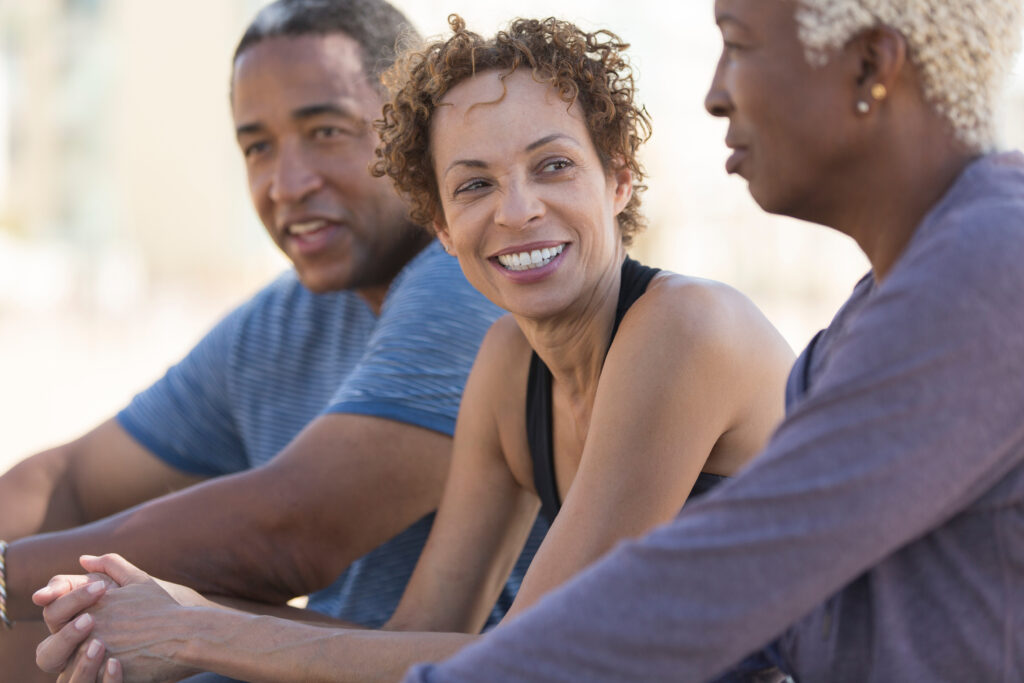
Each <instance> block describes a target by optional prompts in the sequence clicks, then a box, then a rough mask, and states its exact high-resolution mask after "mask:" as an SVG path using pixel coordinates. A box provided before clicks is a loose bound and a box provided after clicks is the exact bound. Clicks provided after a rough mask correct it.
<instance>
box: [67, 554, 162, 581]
mask: <svg viewBox="0 0 1024 683" xmlns="http://www.w3.org/2000/svg"><path fill="white" fill-rule="evenodd" d="M78 561H79V562H80V563H81V564H82V567H83V568H84V569H85V570H86V571H89V572H102V573H104V574H106V575H107V576H109V577H110V578H112V579H113V580H114V581H116V582H117V585H119V586H127V585H128V584H132V583H144V582H146V581H149V580H150V576H149V574H147V573H146V572H144V571H142V570H141V569H139V568H138V567H136V566H135V565H134V564H132V563H131V562H129V561H128V560H126V559H124V558H123V557H121V556H120V555H118V554H117V553H108V554H106V555H101V556H100V557H96V556H94V555H82V557H80V558H79V559H78Z"/></svg>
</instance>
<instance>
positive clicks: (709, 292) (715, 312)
mask: <svg viewBox="0 0 1024 683" xmlns="http://www.w3.org/2000/svg"><path fill="white" fill-rule="evenodd" d="M620 331H621V332H622V333H625V334H627V335H629V336H636V337H637V338H639V339H644V340H645V342H646V344H648V345H654V346H655V347H657V346H659V345H670V346H671V347H672V348H673V349H675V350H676V351H677V352H679V351H683V350H686V351H688V352H689V353H692V354H695V356H694V357H692V359H693V360H705V359H707V360H711V359H712V358H718V359H719V360H723V361H726V362H735V361H736V359H737V358H750V356H751V354H752V353H754V354H755V356H761V362H768V361H772V362H774V363H775V364H778V365H780V366H787V368H788V365H789V364H790V363H792V360H793V351H792V349H791V348H790V347H789V345H788V344H787V343H786V341H785V340H784V339H783V338H782V335H781V334H779V331H778V330H777V329H776V328H775V326H774V325H772V324H771V322H770V321H769V320H768V318H767V317H766V316H765V315H764V313H762V312H761V310H760V309H758V307H757V306H755V305H754V303H753V302H752V301H751V300H750V299H749V298H748V297H747V296H746V295H744V294H743V293H742V292H740V291H738V290H737V289H735V288H734V287H731V286H729V285H727V284H725V283H722V282H717V281H714V280H707V279H703V278H697V277H690V276H686V275H679V274H677V273H672V272H669V271H662V272H661V273H659V274H658V275H657V276H656V277H655V278H654V280H652V281H651V284H650V285H649V286H648V288H647V291H646V292H645V293H644V295H643V296H642V297H640V298H639V299H638V300H637V302H636V303H635V304H634V305H633V306H632V307H631V308H630V310H629V312H628V313H627V314H626V317H625V318H624V319H623V321H622V326H621V327H620ZM755 352H756V353H755ZM705 357H706V358H705Z"/></svg>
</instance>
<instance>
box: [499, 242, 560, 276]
mask: <svg viewBox="0 0 1024 683" xmlns="http://www.w3.org/2000/svg"><path fill="white" fill-rule="evenodd" d="M563 249H565V245H564V244H559V245H558V246H557V247H551V248H550V249H548V248H544V249H534V250H533V251H521V252H519V253H518V254H502V255H500V256H499V257H498V262H499V263H500V264H501V265H503V266H504V267H505V268H507V269H509V270H532V269H534V268H540V267H541V266H546V265H547V264H549V263H551V259H553V258H555V257H556V256H558V255H559V254H561V253H562V250H563Z"/></svg>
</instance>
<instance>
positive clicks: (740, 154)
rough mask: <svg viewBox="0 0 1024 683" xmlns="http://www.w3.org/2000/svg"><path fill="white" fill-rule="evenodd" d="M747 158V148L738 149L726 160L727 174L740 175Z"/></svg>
mask: <svg viewBox="0 0 1024 683" xmlns="http://www.w3.org/2000/svg"><path fill="white" fill-rule="evenodd" d="M746 158H747V148H746V147H736V148H735V149H734V150H733V152H732V154H730V155H729V158H728V159H726V160H725V172H726V173H738V172H739V170H740V166H741V165H742V164H743V161H744V160H745V159H746Z"/></svg>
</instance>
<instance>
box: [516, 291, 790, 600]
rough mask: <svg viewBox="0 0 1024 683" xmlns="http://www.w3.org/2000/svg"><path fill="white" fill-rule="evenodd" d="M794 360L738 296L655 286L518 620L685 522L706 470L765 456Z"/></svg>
mask: <svg viewBox="0 0 1024 683" xmlns="http://www.w3.org/2000/svg"><path fill="white" fill-rule="evenodd" d="M792 360H793V355H792V351H791V350H790V349H789V347H788V345H786V343H785V342H784V341H783V340H782V338H781V337H780V336H779V334H778V332H777V331H776V330H775V329H774V328H773V327H772V326H771V325H770V324H769V323H768V322H767V320H765V318H764V316H763V315H762V314H761V313H760V312H759V311H758V310H757V309H756V307H754V306H753V304H751V303H750V302H749V301H748V300H747V299H746V298H745V297H743V296H742V295H740V294H739V293H737V292H735V291H734V290H732V289H730V288H728V287H725V286H722V285H717V284H715V283H708V282H701V281H694V280H691V279H688V278H682V277H680V276H674V275H670V276H667V277H661V278H658V279H656V280H655V281H654V282H653V283H652V285H651V288H650V289H649V291H648V293H647V294H645V295H644V297H642V298H641V299H640V300H639V301H638V302H637V303H636V304H635V305H634V306H633V307H632V308H631V309H630V311H629V313H628V314H627V316H626V317H625V319H624V320H623V323H622V325H621V326H620V329H619V332H618V334H617V336H616V338H615V340H614V343H613V345H612V347H611V349H610V351H609V353H608V357H607V359H606V361H605V365H604V369H603V371H602V374H601V380H600V384H599V386H598V390H597V394H596V397H595V401H594V408H593V412H592V415H591V419H590V425H589V430H588V433H587V439H586V442H585V444H584V449H583V454H582V456H581V460H580V465H579V468H578V470H577V473H576V476H575V478H574V480H573V483H572V486H571V487H570V489H569V491H568V494H567V495H566V497H565V502H564V504H563V506H562V509H561V511H560V513H559V515H558V518H557V519H556V520H555V523H554V524H553V525H552V528H551V530H550V531H549V532H548V535H547V538H546V539H545V542H544V544H543V545H542V546H541V549H540V551H539V552H538V553H537V556H536V557H535V559H534V561H533V564H532V565H531V566H530V571H529V572H528V573H527V575H526V578H525V580H524V582H523V585H522V588H521V589H520V591H519V595H518V596H517V598H516V601H515V603H514V604H513V606H512V609H511V610H510V611H509V616H510V617H511V616H513V615H515V614H517V613H519V612H521V611H522V610H523V609H525V608H526V607H528V606H530V605H532V604H533V603H535V602H536V601H537V600H538V599H539V598H540V597H541V596H542V595H544V594H545V593H547V592H548V591H550V590H552V589H553V588H555V587H556V586H558V585H560V584H561V583H563V582H565V581H566V580H568V579H569V578H571V577H572V576H573V575H575V574H576V573H578V572H579V571H580V570H582V569H583V568H585V567H586V566H588V565H589V564H591V563H593V562H594V561H596V560H597V559H598V558H599V557H601V556H602V555H603V554H605V553H606V552H607V551H608V550H610V549H611V548H612V547H613V546H614V545H615V544H616V543H617V542H619V541H621V540H623V539H625V538H631V537H636V536H639V535H641V534H643V533H645V532H647V531H649V530H650V529H652V528H653V527H655V526H656V525H658V524H661V523H664V522H667V521H669V520H670V519H672V518H673V517H675V515H676V514H677V513H678V512H679V509H680V508H681V506H682V504H683V502H684V501H685V500H686V498H687V496H688V495H689V493H690V489H691V488H692V487H693V484H694V481H695V480H696V478H697V476H698V474H699V473H700V472H701V470H702V468H704V467H705V463H708V467H709V468H710V469H711V471H712V472H716V473H719V474H727V475H731V474H733V473H734V471H735V470H736V469H738V467H739V466H741V465H742V464H743V463H745V462H746V460H748V459H749V458H750V457H752V456H753V455H754V454H756V453H757V452H758V451H759V449H760V448H761V447H762V446H763V444H764V442H765V441H766V440H767V438H768V437H769V436H770V434H771V431H772V430H773V429H774V426H775V424H776V423H777V422H778V421H779V420H780V419H781V418H782V413H783V386H784V383H785V378H786V373H787V371H788V368H789V366H790V365H791V364H792ZM709 458H710V460H709Z"/></svg>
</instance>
